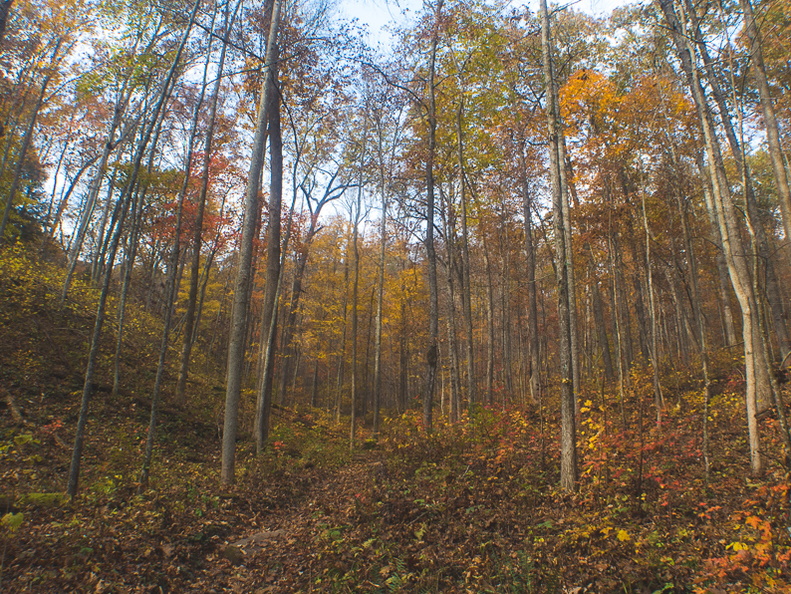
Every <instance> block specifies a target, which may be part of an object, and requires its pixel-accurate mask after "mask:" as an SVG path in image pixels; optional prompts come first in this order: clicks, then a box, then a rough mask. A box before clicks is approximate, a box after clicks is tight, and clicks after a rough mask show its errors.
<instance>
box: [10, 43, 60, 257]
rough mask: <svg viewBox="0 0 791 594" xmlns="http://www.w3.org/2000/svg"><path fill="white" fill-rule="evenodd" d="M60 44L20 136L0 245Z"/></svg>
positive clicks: (54, 51) (54, 50)
mask: <svg viewBox="0 0 791 594" xmlns="http://www.w3.org/2000/svg"><path fill="white" fill-rule="evenodd" d="M62 43H63V40H62V39H58V41H57V43H56V44H55V48H54V49H53V51H52V56H51V57H50V61H51V62H52V64H53V66H52V67H51V68H50V70H49V71H48V72H47V75H46V76H45V77H44V81H43V82H42V83H41V91H40V92H39V95H38V99H37V100H36V104H35V106H34V107H33V113H32V114H31V115H30V121H29V122H28V125H27V128H25V134H24V136H22V146H21V147H20V149H19V155H18V156H17V163H16V167H15V168H14V176H13V177H12V178H11V188H10V189H9V190H8V194H7V195H6V201H5V208H4V209H3V218H2V221H0V245H2V244H3V243H5V231H6V226H7V225H8V219H9V217H10V215H11V206H12V205H13V202H14V197H15V196H16V193H17V190H19V185H20V184H21V183H22V169H23V168H24V166H25V158H26V157H27V152H28V150H29V149H30V145H31V144H32V143H33V131H34V130H35V128H36V121H37V120H38V114H39V112H40V111H41V108H42V107H43V106H44V98H45V97H46V95H47V87H48V86H49V83H50V81H51V80H52V75H53V73H54V72H53V70H54V65H55V59H56V57H57V55H58V52H59V51H60V46H61V44H62Z"/></svg>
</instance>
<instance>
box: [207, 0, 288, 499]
mask: <svg viewBox="0 0 791 594" xmlns="http://www.w3.org/2000/svg"><path fill="white" fill-rule="evenodd" d="M280 6H281V0H273V5H272V18H271V21H270V27H269V35H268V37H267V40H266V55H265V58H264V68H263V82H262V88H261V97H260V99H259V104H258V113H257V116H256V127H255V137H254V140H253V150H252V155H251V159H250V171H249V173H248V177H247V188H246V191H245V201H244V222H243V225H242V237H241V240H240V246H239V256H238V265H237V269H236V270H237V272H236V282H235V284H234V301H233V309H232V310H231V332H230V338H229V340H228V367H227V371H226V388H225V418H224V421H223V436H222V437H223V439H222V470H221V473H220V480H221V482H222V484H223V485H230V484H232V483H233V481H234V462H235V454H236V434H237V430H238V423H239V399H240V396H241V390H242V369H243V364H244V352H245V340H246V336H247V324H248V319H247V318H248V311H247V310H248V308H249V305H250V296H251V292H252V281H253V274H254V271H253V269H252V263H253V238H254V236H255V233H256V230H257V229H258V221H257V218H258V212H259V208H258V202H259V194H260V192H261V173H262V172H263V169H264V148H265V146H266V137H267V115H268V114H267V112H268V109H269V106H270V104H271V103H272V97H273V95H274V93H275V92H276V90H275V88H274V80H273V77H272V72H273V70H274V69H275V67H276V47H277V46H276V42H277V34H278V29H279V25H280Z"/></svg>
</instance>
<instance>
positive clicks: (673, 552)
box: [0, 251, 791, 594]
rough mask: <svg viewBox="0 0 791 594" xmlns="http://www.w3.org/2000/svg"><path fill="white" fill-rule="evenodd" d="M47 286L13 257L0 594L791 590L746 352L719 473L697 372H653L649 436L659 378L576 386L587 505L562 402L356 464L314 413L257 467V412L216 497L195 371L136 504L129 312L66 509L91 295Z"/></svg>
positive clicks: (497, 413)
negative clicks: (565, 468) (746, 401)
mask: <svg viewBox="0 0 791 594" xmlns="http://www.w3.org/2000/svg"><path fill="white" fill-rule="evenodd" d="M58 282H59V280H58V276H57V272H56V270H55V269H54V268H48V267H46V266H42V265H41V264H40V263H36V262H31V261H25V258H24V257H22V256H14V255H9V252H8V251H6V252H4V253H3V257H2V258H0V324H2V330H3V341H2V342H0V360H2V361H3V362H4V365H3V367H2V368H0V397H1V398H0V591H2V592H86V593H87V592H97V593H101V592H146V593H148V592H152V593H153V592H226V591H228V592H283V593H287V592H396V591H404V592H475V593H477V592H493V593H497V592H527V593H544V592H546V593H555V592H568V593H574V594H581V593H607V592H626V593H629V592H631V593H644V592H645V593H651V594H653V593H656V592H711V593H713V594H720V593H725V592H777V593H780V592H791V535H790V534H789V530H790V529H791V528H790V527H791V521H790V520H789V500H788V497H789V484H790V483H789V476H788V473H787V470H786V468H785V466H784V464H783V454H782V447H781V444H780V440H779V437H778V431H777V422H776V420H774V419H773V418H772V417H771V415H769V416H767V417H765V418H763V419H762V421H761V431H762V436H763V448H764V454H765V462H766V469H765V472H764V473H763V474H762V476H761V477H752V476H751V475H750V473H749V469H748V456H747V445H746V438H745V433H746V431H745V428H744V425H745V423H744V412H743V399H742V396H741V394H742V391H743V383H742V381H741V378H740V376H739V373H738V366H737V365H734V364H733V357H731V358H730V360H728V359H727V357H722V360H720V361H716V360H715V362H714V365H713V367H714V368H715V369H717V370H718V374H717V376H716V379H715V385H714V387H715V390H714V397H713V399H712V401H711V403H710V411H709V422H708V426H707V430H708V433H709V435H710V446H709V451H708V458H709V460H710V467H709V472H708V475H707V474H706V468H705V464H704V449H703V448H704V444H703V440H702V428H703V426H702V420H703V414H702V411H703V399H702V395H701V391H700V389H699V382H698V381H697V380H696V379H695V377H694V375H693V373H691V372H689V371H685V370H683V369H680V368H679V369H676V370H674V371H672V372H670V371H666V373H665V374H663V378H662V379H663V384H664V388H665V393H666V397H667V404H666V407H665V409H664V414H663V417H662V420H661V423H659V424H657V422H656V419H655V417H654V409H653V404H652V399H653V393H652V389H651V373H650V370H649V369H646V368H640V367H635V369H634V371H633V373H632V375H631V377H630V382H629V385H628V388H627V389H626V391H625V393H624V395H623V400H621V397H620V396H619V395H617V392H616V390H615V389H614V388H613V389H597V390H590V391H583V394H582V398H581V401H582V402H581V404H582V407H581V409H580V415H579V418H580V425H579V441H578V451H579V454H580V470H581V476H580V480H579V482H578V486H579V488H578V490H577V491H576V492H575V493H567V492H563V491H561V490H559V488H558V486H557V485H558V478H559V476H558V455H557V452H558V434H559V432H558V427H557V424H556V420H555V419H556V416H557V415H556V414H555V411H556V410H557V406H556V404H557V403H556V402H555V401H554V399H553V397H552V394H553V393H554V390H553V389H552V387H551V386H550V387H549V389H548V398H547V402H545V403H544V406H543V407H536V406H530V405H526V404H520V405H518V406H517V405H512V406H507V407H504V406H497V407H483V408H480V409H478V410H477V411H475V412H474V414H465V415H464V417H463V418H462V420H461V421H459V422H458V423H448V422H447V421H446V420H445V419H444V417H442V416H441V415H438V420H437V422H436V426H435V428H434V431H433V433H431V434H430V435H428V434H426V432H425V431H424V430H423V429H422V428H421V426H420V422H419V418H418V415H417V414H416V413H415V412H411V411H410V412H408V413H406V414H403V415H396V416H393V417H392V418H388V419H386V421H385V423H384V429H383V432H382V434H381V435H380V436H379V438H378V439H377V440H375V441H374V440H373V439H370V434H369V433H366V431H365V430H363V431H362V432H361V434H360V437H359V438H358V444H357V448H356V449H355V451H354V453H353V454H352V453H350V452H349V444H348V427H347V426H344V425H343V423H341V424H337V423H335V421H334V419H332V418H331V417H330V416H328V415H327V413H326V412H324V411H322V410H318V409H304V408H303V409H299V410H292V409H278V410H276V413H277V414H276V415H275V418H274V427H273V435H272V439H273V442H272V446H271V447H270V448H269V449H268V450H267V451H266V452H265V453H264V454H263V455H261V456H255V455H254V451H253V446H252V443H251V442H250V441H249V440H248V439H247V437H246V436H247V434H248V433H249V426H248V425H247V424H245V423H249V418H250V417H251V411H250V410H249V407H250V403H249V402H250V400H251V399H250V398H246V399H245V402H246V404H245V406H244V407H243V410H242V418H243V420H245V419H246V421H245V423H243V426H242V429H243V435H244V436H245V438H244V439H242V440H240V442H239V444H238V451H237V468H236V476H237V480H236V483H235V485H234V486H233V487H231V488H225V487H222V486H221V485H220V484H219V441H220V440H219V434H218V419H219V418H221V417H220V416H219V415H220V411H221V408H220V406H221V405H220V402H221V393H219V392H218V390H217V388H216V386H217V384H218V382H219V380H218V379H217V378H218V375H217V374H216V372H211V367H210V366H209V365H202V366H201V367H200V368H201V370H202V371H201V373H199V374H196V375H195V377H194V383H193V384H192V389H193V392H194V393H195V397H194V398H193V400H192V401H191V402H190V404H189V406H188V407H187V408H185V409H182V408H178V407H176V406H175V405H173V404H172V403H170V402H169V401H168V400H166V404H165V407H164V410H163V411H162V415H161V421H160V425H159V432H158V436H159V437H158V446H157V451H156V455H155V459H154V466H153V469H152V476H151V481H150V483H149V485H148V487H147V488H145V489H141V488H140V485H139V483H138V481H137V477H138V475H139V470H140V463H141V460H142V451H143V447H144V443H145V437H146V430H147V424H148V392H147V388H146V386H147V385H148V384H149V383H150V381H151V380H152V376H151V374H150V373H148V372H147V371H145V370H147V369H149V368H150V369H152V370H153V369H154V368H155V367H154V365H153V359H154V357H155V353H156V348H155V345H156V342H157V340H158V334H157V332H156V325H155V323H154V322H153V321H152V319H151V318H150V317H146V315H144V313H142V312H139V311H137V310H134V311H133V314H134V315H133V316H132V323H131V324H130V328H131V330H130V335H129V337H128V346H127V348H128V352H129V353H133V354H134V355H133V356H130V358H129V360H125V362H124V368H123V370H122V371H123V374H124V377H125V378H126V381H125V383H124V387H123V389H122V390H121V391H120V392H119V393H118V394H117V395H115V396H114V395H112V393H111V392H112V390H111V388H110V385H108V383H107V380H106V379H102V381H101V382H100V383H99V384H97V386H96V390H95V397H94V399H93V401H92V403H91V414H90V419H89V423H88V431H87V442H86V447H85V455H84V460H83V472H82V476H81V489H80V493H79V495H78V496H77V497H76V498H75V499H73V500H68V499H67V498H66V497H65V496H64V495H63V494H62V493H63V491H64V490H65V484H66V473H67V471H68V465H69V459H70V455H71V440H72V439H73V431H74V426H75V423H76V418H77V411H78V408H79V394H80V385H81V384H80V381H81V379H80V378H81V361H82V359H81V358H82V357H83V356H84V353H85V351H86V340H87V338H86V337H87V336H88V335H89V329H90V324H91V322H92V320H91V313H90V311H91V307H92V303H93V301H92V299H93V297H92V293H91V292H90V290H89V289H87V288H85V287H83V286H82V285H80V284H79V283H78V284H77V285H76V288H75V290H74V294H75V295H77V296H78V297H75V298H73V299H72V300H71V301H69V302H68V303H67V304H66V307H65V309H64V308H63V307H61V306H60V305H59V304H58V292H57V286H58ZM107 343H108V347H107V351H108V353H109V354H107V355H105V356H104V357H103V359H102V366H103V367H102V374H101V377H103V378H107V377H111V376H110V375H109V370H110V368H111V365H110V362H111V361H112V357H111V353H112V346H113V345H112V340H109V339H108V340H107ZM693 369H694V368H693ZM729 370H730V371H729ZM172 380H173V377H172V372H171V373H169V381H172ZM11 403H13V405H14V406H13V407H12V406H11ZM13 413H18V416H17V415H15V414H13ZM366 438H367V439H366Z"/></svg>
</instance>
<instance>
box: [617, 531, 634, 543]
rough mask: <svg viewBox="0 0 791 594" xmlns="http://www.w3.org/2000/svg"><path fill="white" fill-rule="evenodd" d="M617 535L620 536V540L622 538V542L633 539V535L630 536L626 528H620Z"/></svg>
mask: <svg viewBox="0 0 791 594" xmlns="http://www.w3.org/2000/svg"><path fill="white" fill-rule="evenodd" d="M616 536H617V537H618V540H620V541H621V542H624V541H627V540H631V539H632V537H631V536H629V533H628V532H626V530H619V531H618V534H617V535H616Z"/></svg>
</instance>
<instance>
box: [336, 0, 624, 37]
mask: <svg viewBox="0 0 791 594" xmlns="http://www.w3.org/2000/svg"><path fill="white" fill-rule="evenodd" d="M632 1H636V0H632ZM422 3H423V0H340V8H341V11H342V12H343V13H344V14H345V15H346V16H347V17H350V18H356V19H358V20H359V21H360V22H361V23H364V24H367V25H368V27H369V29H370V39H369V42H371V43H372V45H376V43H377V41H382V42H384V43H386V42H387V39H388V35H387V32H386V30H383V27H385V25H387V24H388V23H391V22H396V23H399V22H405V19H404V17H403V16H402V10H408V11H409V12H410V13H411V14H413V15H414V13H415V12H416V11H417V10H419V9H420V7H421V5H422ZM553 3H554V2H553V1H552V0H550V4H553ZM558 3H560V2H558ZM627 3H629V2H628V1H627V0H577V2H576V3H575V4H574V7H575V8H576V9H577V10H581V11H583V12H587V13H588V14H592V15H598V16H603V15H606V14H609V13H610V12H611V11H612V9H613V8H615V7H617V6H622V5H624V4H627ZM514 4H515V5H523V4H528V5H529V6H530V7H531V9H532V10H534V11H536V10H537V9H538V0H527V1H525V0H515V2H514Z"/></svg>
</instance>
